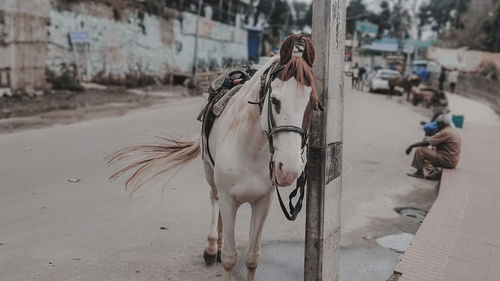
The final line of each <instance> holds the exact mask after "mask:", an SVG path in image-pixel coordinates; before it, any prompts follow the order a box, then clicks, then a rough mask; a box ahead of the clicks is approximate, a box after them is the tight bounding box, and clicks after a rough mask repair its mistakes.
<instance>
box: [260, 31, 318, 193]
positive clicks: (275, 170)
mask: <svg viewBox="0 0 500 281" xmlns="http://www.w3.org/2000/svg"><path fill="white" fill-rule="evenodd" d="M297 53H298V54H297ZM314 58H315V51H314V46H313V45H312V42H311V39H310V37H309V36H300V35H292V36H289V37H288V38H287V39H286V40H285V41H284V42H283V44H282V46H281V49H280V61H279V64H274V65H273V66H271V68H270V71H269V72H268V73H267V79H266V80H265V84H264V87H266V88H264V91H265V93H264V95H263V97H264V99H263V106H262V114H261V125H262V128H263V130H264V131H265V132H266V134H267V135H268V138H269V145H270V150H271V157H272V158H271V163H270V165H271V180H272V181H273V184H274V185H276V186H289V185H291V184H292V183H293V182H294V181H295V180H296V179H297V178H298V177H299V176H300V174H301V173H302V171H303V169H304V161H303V158H302V152H303V149H304V146H305V142H306V135H307V131H308V129H309V123H310V121H311V118H312V114H313V111H314V110H315V109H316V108H318V106H319V100H318V96H317V94H316V92H315V87H314V78H313V76H312V71H311V67H312V64H313V62H314ZM266 93H267V95H266Z"/></svg>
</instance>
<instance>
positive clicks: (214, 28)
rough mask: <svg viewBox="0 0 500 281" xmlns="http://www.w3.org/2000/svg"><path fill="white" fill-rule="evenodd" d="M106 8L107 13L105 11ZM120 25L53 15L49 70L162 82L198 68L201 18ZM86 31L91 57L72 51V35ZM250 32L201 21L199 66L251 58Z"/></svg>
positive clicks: (129, 14)
mask: <svg viewBox="0 0 500 281" xmlns="http://www.w3.org/2000/svg"><path fill="white" fill-rule="evenodd" d="M103 8H106V7H105V6H103ZM125 12H126V13H125V15H124V16H122V20H121V21H116V20H114V19H111V18H104V17H96V16H92V15H87V14H81V13H75V12H71V11H57V10H52V11H51V12H50V20H51V25H50V27H49V30H50V39H49V41H50V43H49V47H48V50H49V51H48V53H49V57H48V60H47V65H48V67H49V69H50V70H52V71H54V72H56V73H58V72H60V70H61V65H62V64H67V65H70V64H73V63H74V62H75V61H77V62H79V63H78V65H79V68H81V69H80V71H82V72H89V73H85V74H86V76H90V77H95V76H96V75H99V74H103V75H106V76H108V75H111V76H113V77H124V76H125V75H126V74H129V73H137V72H140V73H144V74H148V75H154V76H159V77H162V76H164V75H165V74H167V73H172V72H174V73H175V72H182V73H189V72H190V71H191V69H192V66H193V55H194V32H193V30H194V29H195V24H196V15H193V14H190V13H181V19H176V18H173V19H168V20H167V19H165V18H162V17H158V16H154V15H145V16H144V18H143V20H142V21H141V20H140V18H139V16H138V14H137V12H136V11H133V10H131V11H125ZM78 30H86V31H88V32H89V37H90V42H89V45H88V49H87V51H85V48H84V47H78V48H77V50H78V51H76V52H74V51H73V49H72V48H71V46H70V42H69V40H68V33H69V32H70V31H78ZM246 38H247V32H246V31H245V30H242V29H239V28H236V27H232V26H228V25H224V24H221V23H217V22H213V21H210V20H207V19H202V20H200V40H199V49H198V51H199V53H198V60H199V61H198V64H199V66H200V67H201V69H203V68H208V67H209V66H212V67H214V66H224V64H225V63H227V62H228V61H229V60H236V61H245V60H247V58H248V48H247V40H246Z"/></svg>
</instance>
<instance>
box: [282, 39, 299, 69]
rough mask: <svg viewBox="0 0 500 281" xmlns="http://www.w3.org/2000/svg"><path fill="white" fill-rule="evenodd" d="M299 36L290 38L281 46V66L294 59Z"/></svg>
mask: <svg viewBox="0 0 500 281" xmlns="http://www.w3.org/2000/svg"><path fill="white" fill-rule="evenodd" d="M297 37H298V36H297V35H290V36H288V37H287V38H286V39H285V41H283V44H281V48H280V64H281V65H285V64H287V63H288V62H289V61H290V59H291V58H292V54H293V47H294V46H295V42H296V41H297Z"/></svg>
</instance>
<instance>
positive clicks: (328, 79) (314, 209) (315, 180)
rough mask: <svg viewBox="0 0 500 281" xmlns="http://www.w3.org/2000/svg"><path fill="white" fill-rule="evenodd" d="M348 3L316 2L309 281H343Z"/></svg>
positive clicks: (307, 251) (306, 270)
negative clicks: (317, 107) (317, 104)
mask: <svg viewBox="0 0 500 281" xmlns="http://www.w3.org/2000/svg"><path fill="white" fill-rule="evenodd" d="M345 14H346V2H345V0H314V1H313V31H312V38H313V43H314V46H315V47H316V61H315V64H314V68H313V72H314V78H315V82H316V90H317V92H318V94H319V97H320V100H321V102H322V104H324V105H326V110H325V111H324V112H320V113H318V114H317V115H316V116H315V117H314V119H313V121H312V123H311V127H310V135H309V148H308V152H307V159H308V165H309V167H308V170H307V171H308V183H307V199H306V200H307V211H306V249H305V262H304V266H305V268H304V280H307V281H316V280H318V281H319V280H332V281H337V280H338V266H339V254H340V251H339V250H340V196H341V190H342V177H341V171H342V124H343V102H344V99H343V95H344V74H343V70H344V56H345Z"/></svg>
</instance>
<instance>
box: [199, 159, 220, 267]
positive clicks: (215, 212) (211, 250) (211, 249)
mask: <svg viewBox="0 0 500 281" xmlns="http://www.w3.org/2000/svg"><path fill="white" fill-rule="evenodd" d="M204 165H205V176H206V178H207V181H208V183H209V185H210V187H211V190H210V201H211V203H212V220H211V224H210V231H209V233H208V237H207V238H208V247H207V248H206V249H205V251H204V252H203V258H204V259H205V263H206V264H207V265H212V264H214V262H215V260H216V259H217V253H218V245H217V244H218V243H217V242H218V241H217V239H218V224H219V198H218V195H217V189H216V188H215V183H214V180H213V172H212V167H211V166H210V165H209V164H208V163H207V162H206V161H205V162H204Z"/></svg>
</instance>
